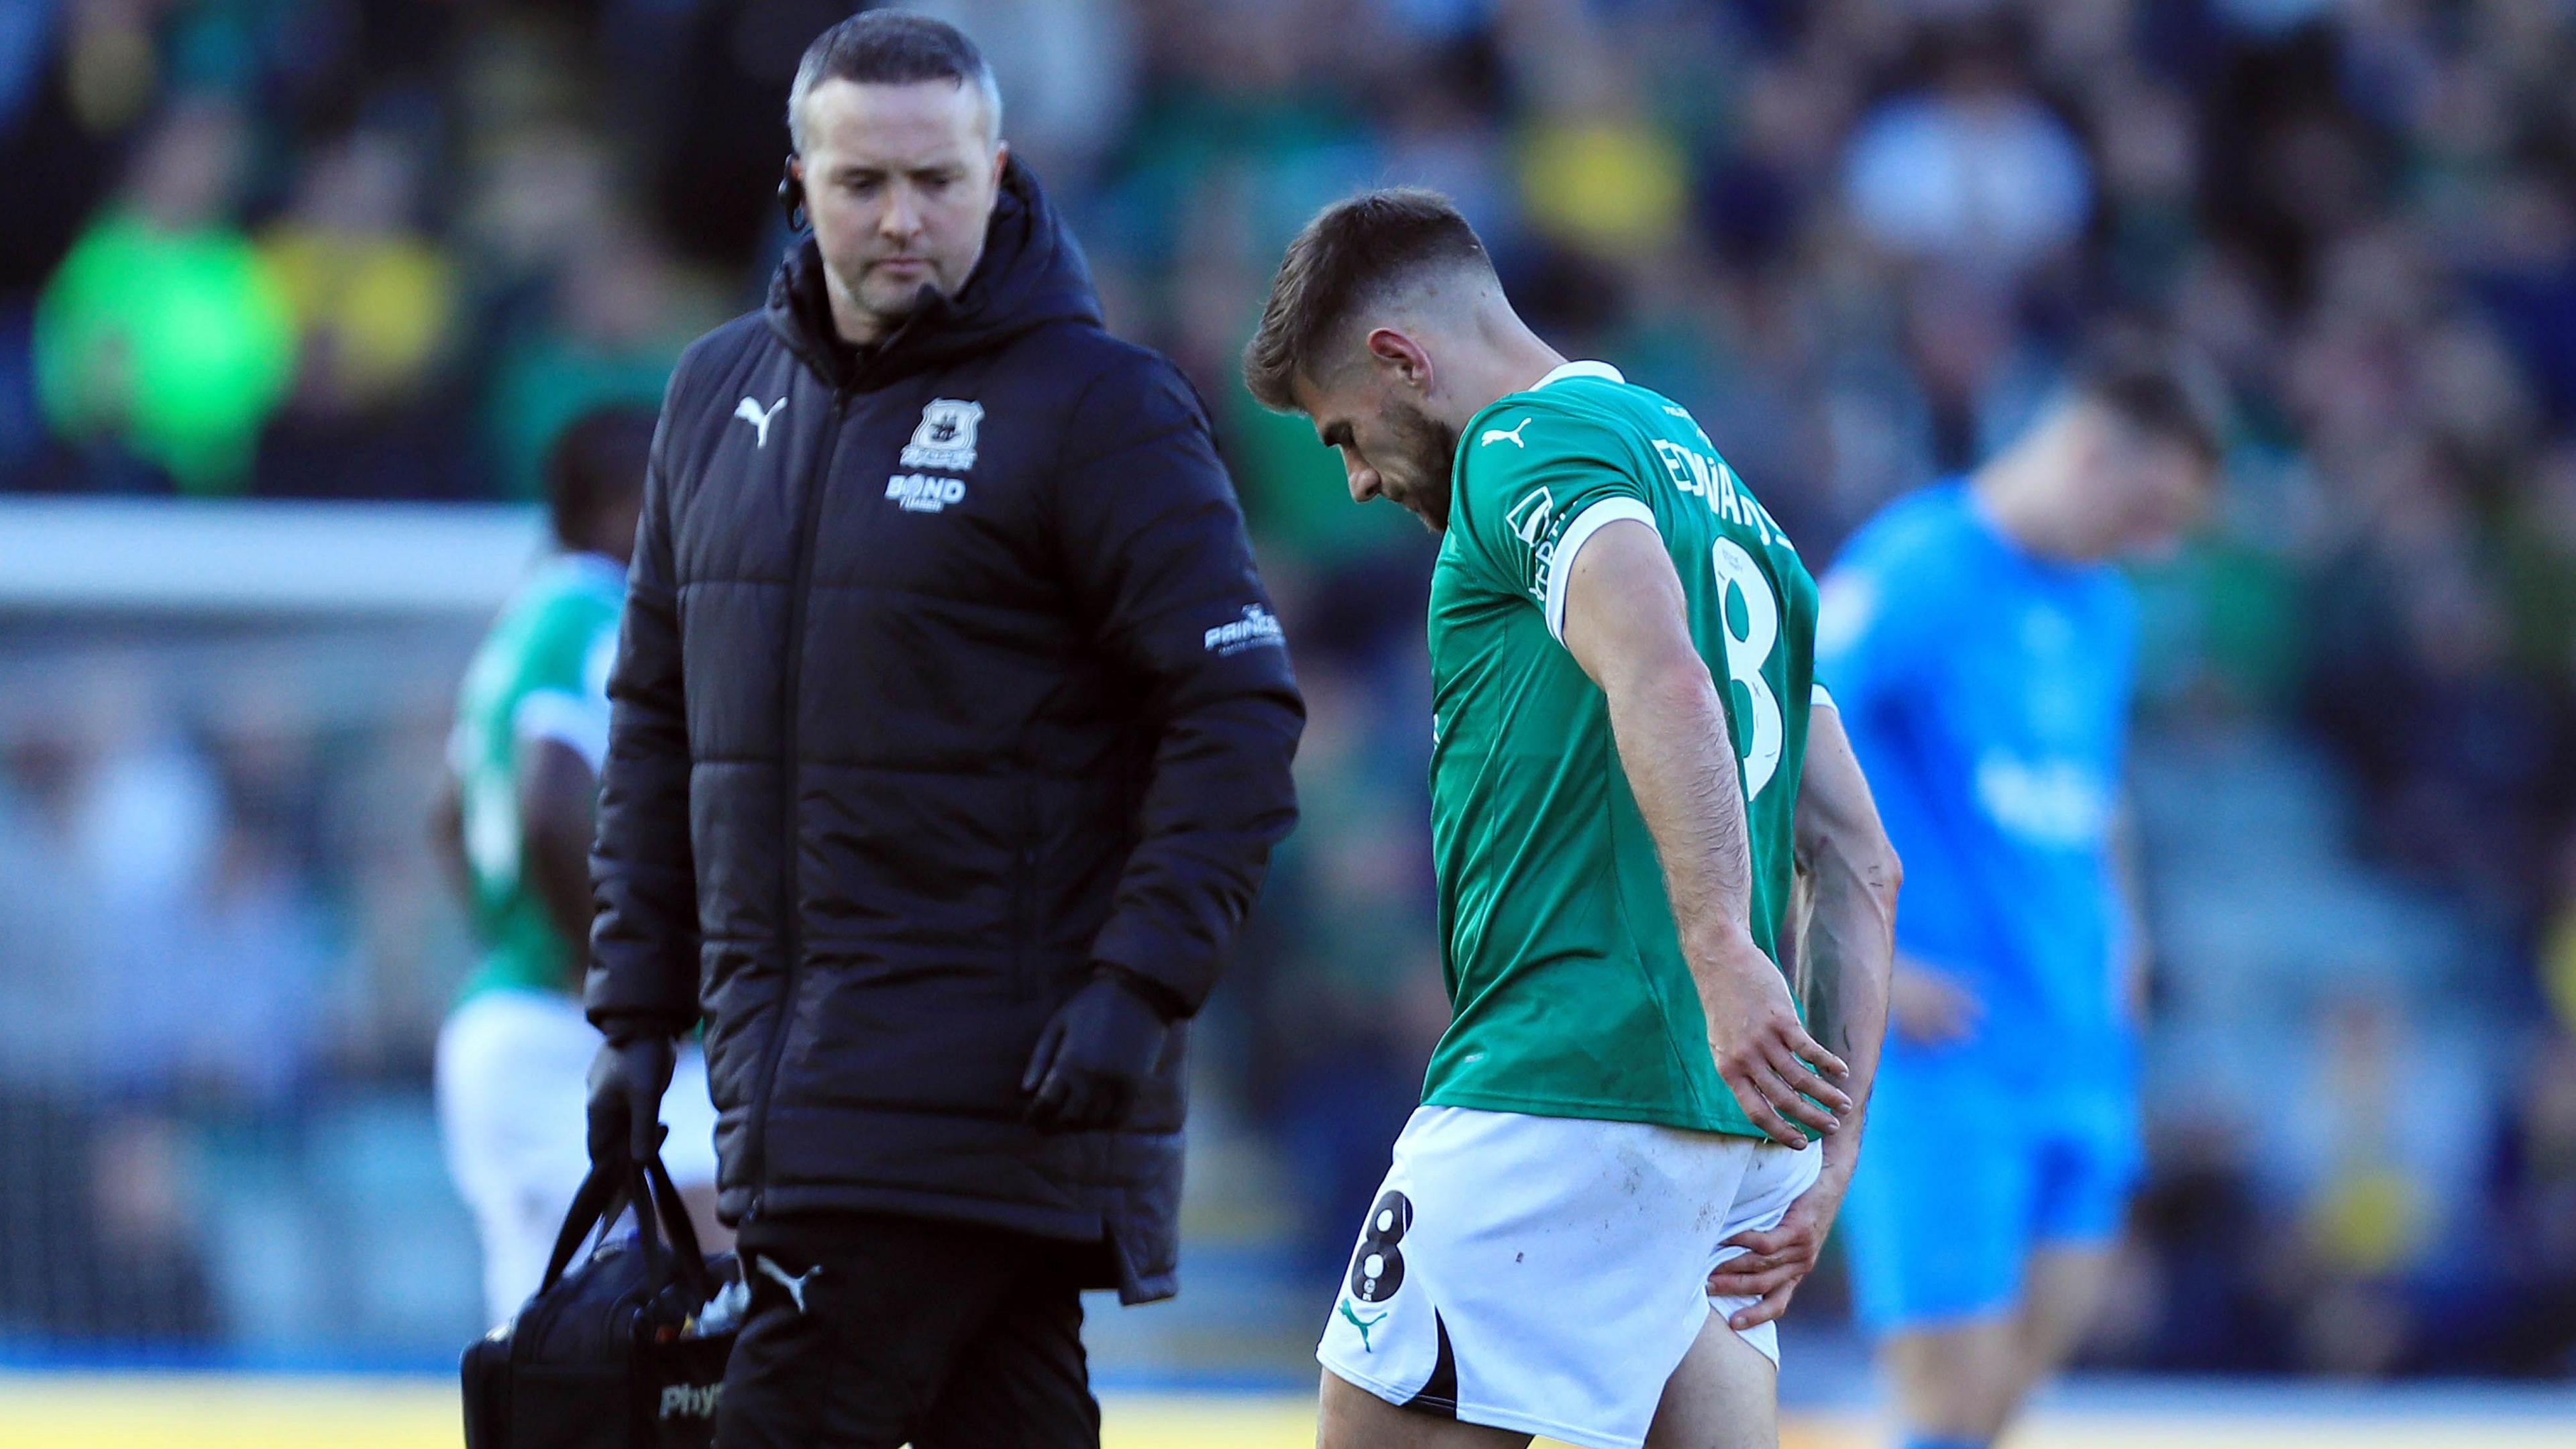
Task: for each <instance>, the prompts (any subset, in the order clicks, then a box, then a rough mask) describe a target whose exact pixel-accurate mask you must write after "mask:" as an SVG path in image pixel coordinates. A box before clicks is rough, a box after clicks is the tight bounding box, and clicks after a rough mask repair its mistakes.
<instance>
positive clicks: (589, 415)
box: [546, 403, 654, 544]
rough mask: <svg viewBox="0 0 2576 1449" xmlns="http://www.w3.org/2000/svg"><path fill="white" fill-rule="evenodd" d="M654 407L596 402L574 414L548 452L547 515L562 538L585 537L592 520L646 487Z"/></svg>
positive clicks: (650, 458)
mask: <svg viewBox="0 0 2576 1449" xmlns="http://www.w3.org/2000/svg"><path fill="white" fill-rule="evenodd" d="M653 418H654V412H653V409H651V408H648V407H640V406H638V405H636V404H634V403H617V404H613V405H610V406H607V407H596V408H592V409H591V410H590V411H588V412H585V413H583V414H581V415H580V416H578V417H576V418H574V419H573V420H572V422H571V423H570V424H569V425H567V426H566V427H565V428H564V430H563V431H562V432H561V433H559V434H557V435H556V436H555V442H554V446H553V447H552V448H550V449H548V450H547V452H546V518H547V521H548V522H550V523H551V524H553V526H554V531H555V538H556V540H557V541H558V542H562V543H568V544H569V543H577V542H580V541H581V539H582V536H583V534H584V533H586V532H587V531H588V530H589V528H590V525H591V523H592V522H593V520H595V519H597V518H598V517H599V516H600V515H601V514H602V513H604V512H606V511H607V510H608V509H610V508H612V507H614V506H616V505H618V504H621V503H624V502H626V501H627V500H629V499H631V498H633V497H634V496H635V495H636V493H638V492H640V491H641V490H642V489H643V487H644V470H645V468H646V466H647V465H648V464H649V463H650V462H651V460H652V456H653Z"/></svg>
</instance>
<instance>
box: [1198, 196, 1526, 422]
mask: <svg viewBox="0 0 2576 1449" xmlns="http://www.w3.org/2000/svg"><path fill="white" fill-rule="evenodd" d="M1457 266H1470V267H1475V268H1478V269H1481V270H1482V271H1483V272H1484V273H1485V275H1487V276H1488V277H1490V276H1492V275H1493V270H1494V263H1493V259H1492V258H1491V257H1488V256H1487V255H1486V254H1485V244H1484V243H1483V242H1481V241H1479V240H1477V239H1476V229H1475V228H1474V227H1472V226H1469V225H1468V224H1467V218H1466V217H1465V216H1464V215H1462V214H1461V213H1460V212H1459V210H1458V206H1457V203H1455V202H1453V201H1451V200H1450V199H1449V198H1448V197H1446V196H1443V195H1441V194H1440V193H1439V192H1437V191H1428V190H1425V189H1423V188H1421V187H1418V186H1390V187H1385V188H1382V189H1380V190H1376V191H1363V192H1361V193H1360V194H1359V195H1357V196H1353V197H1349V198H1347V199H1345V200H1342V201H1337V202H1334V203H1333V204H1332V205H1330V206H1328V207H1325V208H1324V209H1323V210H1322V211H1321V212H1318V213H1317V214H1316V216H1315V219H1314V220H1312V221H1310V222H1308V223H1306V226H1305V229H1304V230H1302V231H1300V232H1298V233H1297V237H1296V240H1294V241H1291V242H1290V243H1288V255H1287V256H1286V257H1285V258H1283V259H1282V260H1281V261H1280V263H1279V275H1278V276H1277V277H1276V278H1275V279H1273V280H1272V282H1271V284H1270V300H1269V302H1268V303H1267V304H1265V305H1264V306H1263V307H1262V309H1261V326H1260V327H1259V328H1258V329H1257V330H1255V331H1254V332H1253V334H1252V341H1251V342H1249V343H1247V344H1245V346H1244V349H1243V384H1244V386H1246V387H1248V388H1250V389H1251V390H1252V395H1253V396H1254V397H1256V398H1258V399H1260V400H1261V404H1262V406H1264V407H1268V408H1275V409H1277V410H1278V411H1281V412H1292V411H1294V410H1295V408H1296V402H1295V400H1294V399H1293V398H1292V397H1291V396H1290V392H1289V389H1290V388H1291V387H1292V386H1293V385H1294V384H1295V382H1296V381H1297V379H1298V378H1300V377H1305V378H1309V379H1312V378H1313V377H1314V376H1315V371H1314V364H1315V361H1316V358H1317V357H1318V355H1319V354H1320V353H1321V352H1322V351H1323V350H1324V348H1325V347H1326V346H1327V345H1329V344H1330V343H1332V342H1333V341H1334V340H1335V339H1336V335H1337V334H1338V333H1339V332H1340V330H1341V328H1342V325H1343V324H1344V323H1346V322H1348V321H1349V320H1350V319H1351V316H1352V314H1354V313H1355V312H1357V311H1358V310H1359V309H1360V307H1361V305H1362V304H1363V303H1365V302H1367V301H1369V300H1370V299H1372V298H1375V297H1378V296H1381V295H1384V294H1385V293H1386V292H1388V291H1389V290H1391V289H1393V288H1394V287H1395V286H1397V285H1398V284H1400V283H1402V282H1404V281H1407V280H1409V279H1411V278H1413V277H1415V276H1418V275H1420V274H1422V273H1424V272H1426V271H1429V270H1433V269H1436V268H1440V267H1457Z"/></svg>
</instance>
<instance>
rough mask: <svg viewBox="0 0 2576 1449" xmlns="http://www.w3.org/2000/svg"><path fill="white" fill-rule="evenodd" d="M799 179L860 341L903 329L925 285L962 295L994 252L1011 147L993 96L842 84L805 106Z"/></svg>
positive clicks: (841, 312) (945, 84) (845, 314)
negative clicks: (991, 231)
mask: <svg viewBox="0 0 2576 1449" xmlns="http://www.w3.org/2000/svg"><path fill="white" fill-rule="evenodd" d="M804 120H805V150H804V152H803V154H802V155H801V156H800V157H799V158H798V160H797V167H798V172H797V174H798V175H800V176H801V177H803V178H804V182H805V211H806V214H807V215H808V216H810V217H811V218H813V223H814V242H815V245H816V246H817V247H818V248H819V249H820V250H821V251H822V254H823V270H824V272H825V273H826V274H827V275H828V277H829V279H830V282H831V290H832V294H833V295H832V315H833V320H834V322H835V323H836V324H838V326H839V327H840V329H841V332H842V335H843V336H844V337H846V338H847V339H848V340H849V341H852V342H874V341H877V340H879V339H881V338H883V337H884V336H885V335H886V334H887V333H888V332H891V331H893V330H894V329H895V328H896V327H898V326H900V325H901V324H902V322H903V319H904V318H906V317H908V316H910V315H912V312H913V309H914V308H915V307H917V306H918V305H919V304H920V298H921V289H922V288H923V287H925V286H927V287H930V288H932V289H934V290H936V291H937V292H938V293H939V294H940V295H942V296H955V295H956V293H957V289H958V288H960V287H962V286H964V285H966V278H967V276H968V274H970V273H972V272H973V271H974V270H975V262H976V259H977V258H978V257H980V256H982V255H983V252H984V229H985V226H986V224H987V223H988V222H990V221H991V220H992V216H993V203H994V200H995V198H996V197H997V196H998V195H999V192H1000V187H1001V179H1002V163H1003V159H1004V157H1005V156H1006V155H1007V154H1008V151H1007V148H1005V147H1004V146H1002V145H1001V143H1000V142H998V141H996V140H994V139H993V137H992V135H991V131H990V125H991V118H990V117H988V116H986V115H985V113H984V97H983V92H982V91H981V90H979V89H978V88H977V87H975V86H972V85H965V84H961V83H959V82H956V81H948V80H928V81H917V82H914V83H911V84H907V85H862V84H859V83H858V82H855V81H847V80H831V81H825V82H823V83H822V84H821V85H818V86H816V87H814V89H813V91H812V92H811V93H809V94H808V95H807V96H806V97H805V117H804Z"/></svg>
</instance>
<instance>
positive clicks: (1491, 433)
mask: <svg viewBox="0 0 2576 1449" xmlns="http://www.w3.org/2000/svg"><path fill="white" fill-rule="evenodd" d="M1529 425H1530V420H1529V419H1527V418H1523V419H1521V420H1520V421H1519V422H1517V423H1514V424H1513V425H1512V426H1511V427H1510V428H1508V429H1506V428H1487V429H1485V436H1483V437H1481V438H1478V439H1477V440H1476V446H1477V447H1479V448H1481V447H1484V446H1485V445H1486V444H1488V443H1501V442H1509V443H1510V444H1511V445H1512V446H1513V447H1515V448H1526V447H1528V446H1529V444H1527V443H1525V442H1522V441H1521V429H1523V428H1526V427H1528V426H1529Z"/></svg>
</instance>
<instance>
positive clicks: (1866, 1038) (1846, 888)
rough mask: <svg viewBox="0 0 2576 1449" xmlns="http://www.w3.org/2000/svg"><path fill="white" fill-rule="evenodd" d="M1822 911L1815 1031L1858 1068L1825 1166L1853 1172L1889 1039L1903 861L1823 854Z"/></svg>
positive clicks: (1818, 863) (1819, 860)
mask: <svg viewBox="0 0 2576 1449" xmlns="http://www.w3.org/2000/svg"><path fill="white" fill-rule="evenodd" d="M1810 868H1811V869H1812V870H1813V872H1814V877H1815V909H1814V913H1813V915H1812V916H1810V918H1809V919H1808V923H1807V935H1806V939H1805V943H1804V944H1805V950H1806V952H1807V956H1806V960H1807V962H1808V965H1809V977H1808V999H1807V1026H1808V1030H1809V1031H1810V1032H1811V1033H1813V1035H1814V1036H1815V1038H1816V1040H1818V1041H1820V1042H1822V1043H1824V1045H1825V1049H1826V1050H1828V1051H1830V1052H1832V1053H1833V1054H1834V1055H1836V1056H1838V1057H1841V1058H1842V1059H1843V1062H1844V1064H1845V1065H1847V1066H1849V1067H1850V1068H1851V1073H1850V1075H1848V1076H1846V1077H1844V1078H1843V1080H1842V1087H1843V1090H1844V1091H1846V1092H1849V1093H1850V1094H1851V1099H1852V1109H1851V1111H1850V1112H1848V1113H1846V1114H1845V1115H1844V1118H1843V1127H1842V1130H1841V1131H1840V1132H1837V1133H1835V1134H1834V1135H1833V1136H1831V1137H1829V1138H1827V1139H1825V1166H1826V1167H1827V1169H1828V1170H1840V1171H1844V1172H1848V1171H1850V1169H1851V1163H1852V1161H1853V1159H1854V1158H1855V1157H1856V1155H1857V1154H1858V1153H1859V1151H1860V1139H1861V1131H1862V1128H1863V1124H1864V1123H1865V1122H1866V1121H1867V1118H1868V1113H1869V1093H1870V1086H1871V1084H1872V1083H1873V1082H1874V1081H1875V1080H1876V1079H1877V1076H1878V1053H1879V1045H1880V1042H1881V1041H1882V1040H1883V1039H1884V1038H1885V1036H1886V1034H1887V993H1888V978H1889V972H1890V969H1891V963H1892V959H1893V956H1894V950H1895V939H1894V936H1895V924H1896V856H1895V853H1894V852H1893V851H1885V852H1877V853H1865V852H1862V851H1858V850H1855V849H1853V848H1852V847H1851V846H1850V845H1849V844H1847V843H1838V844H1835V845H1831V846H1828V847H1826V848H1823V849H1820V850H1818V851H1817V852H1816V853H1815V855H1814V856H1813V858H1812V864H1811V867H1810Z"/></svg>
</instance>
